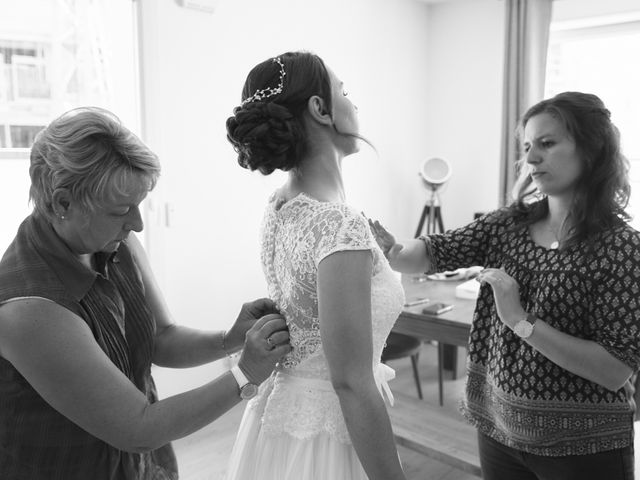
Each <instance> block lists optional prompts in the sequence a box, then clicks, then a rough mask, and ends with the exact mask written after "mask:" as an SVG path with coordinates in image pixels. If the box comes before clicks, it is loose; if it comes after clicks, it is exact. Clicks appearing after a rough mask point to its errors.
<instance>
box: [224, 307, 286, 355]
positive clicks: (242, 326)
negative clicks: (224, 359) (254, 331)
mask: <svg viewBox="0 0 640 480" xmlns="http://www.w3.org/2000/svg"><path fill="white" fill-rule="evenodd" d="M272 313H280V312H279V311H278V307H276V304H275V303H274V301H273V300H271V299H270V298H259V299H257V300H254V301H252V302H247V303H245V304H243V305H242V308H241V309H240V313H239V314H238V318H237V319H236V321H235V323H234V324H233V326H232V327H231V329H230V330H229V331H228V332H227V333H226V334H225V341H224V347H225V350H226V352H227V353H231V352H235V351H237V350H240V349H241V348H242V347H243V345H244V342H245V337H246V334H247V332H248V331H249V329H250V328H251V327H253V326H254V324H255V323H256V321H257V320H258V319H259V318H261V317H264V316H265V315H269V314H272Z"/></svg>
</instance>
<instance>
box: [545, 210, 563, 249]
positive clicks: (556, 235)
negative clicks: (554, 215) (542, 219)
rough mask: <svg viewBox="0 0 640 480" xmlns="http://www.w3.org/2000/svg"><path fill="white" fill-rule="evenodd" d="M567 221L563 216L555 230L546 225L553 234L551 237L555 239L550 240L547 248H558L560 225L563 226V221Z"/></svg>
mask: <svg viewBox="0 0 640 480" xmlns="http://www.w3.org/2000/svg"><path fill="white" fill-rule="evenodd" d="M566 221H567V219H566V218H565V219H564V220H563V222H562V223H561V224H560V227H559V228H558V229H557V230H556V229H553V228H551V227H547V230H548V231H549V232H551V233H552V234H553V237H554V238H555V240H554V241H553V242H551V245H549V248H550V249H551V250H557V249H558V248H560V238H559V235H558V234H559V233H560V232H562V227H563V226H564V223H565V222H566Z"/></svg>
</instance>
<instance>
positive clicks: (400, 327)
mask: <svg viewBox="0 0 640 480" xmlns="http://www.w3.org/2000/svg"><path fill="white" fill-rule="evenodd" d="M413 278H414V277H412V276H410V275H403V277H402V285H403V287H404V290H405V297H406V299H407V301H410V300H412V299H415V298H418V297H427V298H429V300H430V301H437V302H445V303H450V304H451V305H453V309H452V310H450V311H448V312H445V313H443V314H441V315H427V314H424V313H422V309H423V308H424V306H425V305H426V303H423V304H420V305H415V306H413V307H405V308H404V310H403V311H402V313H401V314H400V316H399V317H398V320H396V323H395V325H394V327H393V331H394V332H398V333H403V334H405V335H412V336H414V337H418V338H421V339H422V340H434V341H436V342H438V387H439V389H440V391H439V394H440V398H439V399H440V405H442V369H443V361H444V358H443V357H444V355H443V345H445V344H446V345H456V346H460V347H465V348H466V347H467V344H468V341H469V331H470V330H471V321H472V319H473V311H474V309H475V305H476V301H475V300H468V299H464V298H457V297H456V294H455V288H456V286H458V285H459V284H460V283H462V282H459V281H458V282H447V281H434V280H427V281H425V282H416V281H415V280H414V279H413Z"/></svg>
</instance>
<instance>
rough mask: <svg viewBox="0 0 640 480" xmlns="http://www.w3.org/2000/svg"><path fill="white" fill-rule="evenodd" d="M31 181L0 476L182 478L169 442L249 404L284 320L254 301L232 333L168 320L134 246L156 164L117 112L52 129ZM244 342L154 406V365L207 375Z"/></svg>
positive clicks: (2, 298)
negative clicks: (199, 380)
mask: <svg viewBox="0 0 640 480" xmlns="http://www.w3.org/2000/svg"><path fill="white" fill-rule="evenodd" d="M29 171H30V175H31V182H32V184H31V192H30V196H31V200H32V202H33V204H34V211H33V213H32V214H31V215H30V216H29V217H28V218H27V219H26V220H25V221H24V222H23V223H22V225H21V226H20V229H19V230H18V233H17V235H16V237H15V240H14V241H13V243H12V244H11V245H10V246H9V248H8V250H7V252H6V253H5V255H4V257H3V258H2V261H1V262H0V472H2V478H3V479H12V480H17V479H30V480H38V479H41V480H55V479H61V480H62V479H64V480H72V479H78V480H86V479H89V478H90V479H94V480H100V479H105V480H106V479H127V480H133V479H135V480H140V479H176V478H178V473H177V467H176V460H175V457H174V454H173V451H172V448H171V445H170V442H171V440H174V439H177V438H180V437H183V436H185V435H188V434H190V433H192V432H194V431H196V430H198V429H200V428H202V427H204V426H205V425H207V424H209V423H210V422H212V421H213V420H215V419H216V418H217V417H219V416H220V415H221V414H223V413H224V412H226V411H227V410H229V409H230V408H231V407H232V406H234V405H235V404H237V403H238V402H239V401H241V398H245V397H249V396H251V395H252V394H253V390H255V385H258V384H260V383H261V382H262V381H263V380H265V379H266V378H267V377H268V376H269V375H270V373H271V371H272V369H273V367H274V365H275V363H276V362H277V361H278V360H279V359H280V357H282V356H283V355H284V354H286V353H287V352H288V351H289V350H290V346H289V344H288V333H287V331H286V328H285V323H284V320H283V319H282V317H281V316H280V315H279V314H278V313H277V312H276V310H275V308H274V305H273V303H272V302H271V301H270V300H268V299H260V300H256V301H254V302H250V303H247V304H245V305H243V307H242V310H241V312H240V314H239V316H238V319H237V320H236V321H235V323H234V324H233V326H232V327H231V329H230V330H229V331H228V332H205V331H198V330H193V329H190V328H186V327H182V326H178V325H176V324H175V323H174V322H173V320H172V318H171V316H170V314H169V311H168V309H167V306H166V304H165V302H164V300H163V297H162V295H161V293H160V291H159V290H158V286H157V284H156V282H155V280H154V277H153V274H152V272H151V269H150V267H149V263H148V261H147V259H146V257H145V255H144V252H143V249H142V247H141V245H140V243H139V242H138V240H137V239H136V238H135V236H134V235H131V232H132V231H133V232H139V231H141V230H142V227H143V224H142V218H141V214H140V202H142V200H143V199H144V198H145V196H146V195H147V193H148V192H149V191H150V190H151V189H152V188H153V186H154V185H155V183H156V180H157V178H158V175H159V171H160V167H159V164H158V160H157V158H156V156H155V155H154V154H153V153H152V152H151V151H150V150H149V149H148V148H147V147H146V146H145V145H144V144H143V143H142V142H141V141H140V140H139V139H138V138H137V137H136V136H135V135H133V134H132V133H131V132H130V131H129V130H127V129H126V128H124V127H123V126H122V125H121V124H120V122H119V121H118V120H117V118H115V117H114V116H113V115H112V114H110V113H109V112H107V111H105V110H101V109H96V108H82V109H76V110H72V111H71V112H67V113H66V114H64V115H62V116H61V117H59V118H58V119H56V120H54V121H53V122H52V123H51V124H50V125H49V126H48V127H47V128H46V129H44V130H43V131H42V132H41V133H40V134H39V135H38V137H37V138H36V141H35V143H34V145H33V148H32V152H31V167H30V170H29ZM256 319H257V320H256ZM245 337H246V342H245ZM243 343H244V351H243V353H242V355H241V357H240V360H239V363H238V366H237V367H234V368H233V369H232V371H231V372H227V373H224V374H223V375H221V376H219V377H218V378H216V379H215V380H213V381H211V382H210V383H208V384H206V385H203V386H201V387H199V388H196V389H194V390H190V391H187V392H184V393H181V394H179V395H176V396H174V397H169V398H167V399H163V400H158V398H157V394H156V389H155V386H154V383H153V379H152V377H151V365H152V363H155V364H157V365H161V366H166V367H190V366H196V365H201V364H204V363H207V362H211V361H214V360H216V359H219V358H222V357H224V356H225V354H226V353H229V352H233V351H237V350H239V349H240V348H242V346H243Z"/></svg>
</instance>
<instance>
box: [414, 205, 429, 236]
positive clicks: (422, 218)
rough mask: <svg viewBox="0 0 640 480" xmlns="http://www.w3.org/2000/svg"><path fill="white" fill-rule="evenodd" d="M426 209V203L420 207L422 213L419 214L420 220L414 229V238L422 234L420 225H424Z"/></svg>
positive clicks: (427, 207)
mask: <svg viewBox="0 0 640 480" xmlns="http://www.w3.org/2000/svg"><path fill="white" fill-rule="evenodd" d="M428 209H429V206H428V205H425V206H424V208H423V209H422V215H420V222H419V223H418V228H417V230H416V234H415V236H414V238H418V237H419V236H420V235H421V234H422V227H424V221H425V219H426V218H427V212H428Z"/></svg>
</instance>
